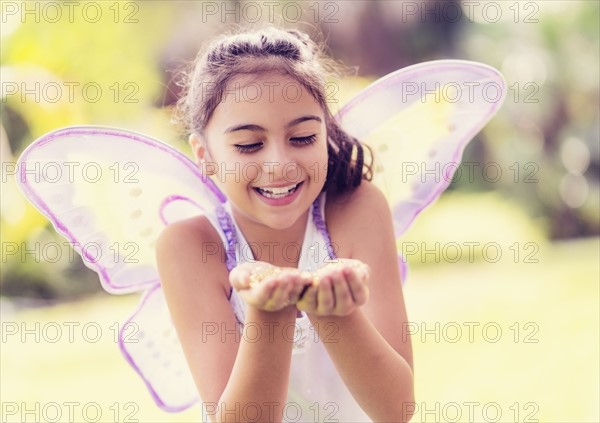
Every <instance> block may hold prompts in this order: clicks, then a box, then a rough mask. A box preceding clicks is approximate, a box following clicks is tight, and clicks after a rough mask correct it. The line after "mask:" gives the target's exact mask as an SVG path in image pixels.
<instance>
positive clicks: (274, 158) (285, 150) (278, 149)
mask: <svg viewBox="0 0 600 423" xmlns="http://www.w3.org/2000/svg"><path fill="white" fill-rule="evenodd" d="M265 150H266V151H265V156H264V157H263V172H265V173H266V174H268V175H269V180H270V182H278V181H284V180H285V181H286V182H290V181H289V179H290V178H289V175H288V174H290V173H291V174H295V173H296V170H297V168H298V164H297V161H296V154H295V152H294V151H293V149H292V146H290V145H289V144H288V143H286V142H283V143H282V142H272V143H270V145H269V146H268V147H267V148H266V149H265Z"/></svg>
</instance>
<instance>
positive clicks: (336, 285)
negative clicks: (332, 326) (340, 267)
mask: <svg viewBox="0 0 600 423" xmlns="http://www.w3.org/2000/svg"><path fill="white" fill-rule="evenodd" d="M332 282H333V283H332V285H333V292H334V295H335V308H334V314H336V315H338V316H344V315H346V314H347V313H348V312H349V311H350V310H351V309H352V308H353V307H354V299H353V298H352V294H351V293H350V288H349V286H348V282H347V279H346V277H345V272H344V271H340V272H335V273H334V275H333V277H332Z"/></svg>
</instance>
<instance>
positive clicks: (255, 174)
mask: <svg viewBox="0 0 600 423" xmlns="http://www.w3.org/2000/svg"><path fill="white" fill-rule="evenodd" d="M240 170H241V177H242V179H243V181H244V182H258V181H259V180H260V177H261V173H262V169H261V167H260V165H259V164H258V163H256V162H254V161H248V162H246V163H244V164H243V165H242V166H241V169H240Z"/></svg>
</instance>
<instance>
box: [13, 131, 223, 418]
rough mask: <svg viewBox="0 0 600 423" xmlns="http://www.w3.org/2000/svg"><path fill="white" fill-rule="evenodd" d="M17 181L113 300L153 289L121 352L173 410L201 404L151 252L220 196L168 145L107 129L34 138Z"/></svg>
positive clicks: (123, 337) (125, 333) (126, 331)
mask: <svg viewBox="0 0 600 423" xmlns="http://www.w3.org/2000/svg"><path fill="white" fill-rule="evenodd" d="M17 165H18V173H17V175H16V177H17V183H18V185H19V186H20V188H21V190H22V191H23V193H24V194H25V195H26V197H27V198H28V199H29V200H30V201H31V202H32V203H33V204H34V205H35V206H36V207H37V208H38V209H39V210H40V211H41V212H42V213H43V214H44V215H45V216H46V217H47V218H48V219H49V220H50V221H51V222H52V224H53V225H54V228H55V229H56V230H57V231H58V232H59V233H60V234H62V235H63V236H64V237H65V238H66V239H67V240H68V241H69V243H70V245H71V246H72V247H73V248H74V249H75V250H76V251H77V252H78V253H79V254H80V255H81V256H82V258H83V261H84V263H85V265H86V266H88V267H89V268H91V269H93V270H94V271H96V272H97V273H98V275H99V277H100V281H101V283H102V286H103V288H104V289H105V290H106V291H108V292H110V293H113V294H124V293H129V292H134V291H142V290H147V292H146V293H145V295H144V296H143V298H142V300H141V303H140V305H139V307H138V309H137V310H136V311H135V312H134V314H133V315H132V316H131V317H130V318H129V320H128V321H127V322H126V323H125V324H124V325H123V326H122V330H121V333H120V337H119V343H120V347H121V351H122V353H123V354H124V356H125V358H126V359H127V361H128V362H129V363H130V364H131V366H132V367H133V368H134V369H135V370H136V371H137V372H138V374H139V375H140V376H141V377H142V379H143V380H144V382H145V383H146V385H147V387H148V389H149V390H150V392H151V394H152V396H153V398H154V400H155V401H156V403H157V404H158V405H159V406H160V407H161V408H163V409H165V410H167V411H176V410H181V409H184V408H187V407H189V406H190V405H192V404H193V403H195V402H196V401H197V400H198V395H197V391H196V389H195V387H194V383H193V379H192V377H191V374H190V372H189V370H188V368H187V365H186V361H185V357H184V355H183V350H182V348H181V346H180V344H179V342H178V340H177V336H176V333H175V330H174V327H173V325H172V322H171V319H170V316H169V313H168V308H167V305H166V302H165V300H164V297H163V293H162V288H161V287H160V281H159V275H158V271H157V267H156V262H155V254H154V251H155V249H154V246H155V243H156V239H157V237H158V235H159V234H160V231H161V229H162V228H163V227H164V226H165V225H167V224H169V223H171V222H174V221H177V220H180V219H184V218H187V217H191V216H194V215H198V214H201V213H207V214H209V215H212V214H214V210H215V208H217V207H219V206H220V205H221V204H222V203H223V202H224V201H225V197H224V195H223V194H222V193H221V192H220V191H219V190H218V188H217V187H216V186H215V185H214V184H213V183H212V181H211V180H210V179H208V178H206V177H205V176H203V175H202V174H201V173H200V171H199V169H198V167H197V166H196V165H195V164H194V163H193V162H192V161H191V160H189V159H188V158H187V157H185V156H184V155H183V154H181V153H179V152H178V151H177V150H175V149H173V148H172V147H170V146H169V145H167V144H164V143H162V142H160V141H157V140H155V139H152V138H150V137H147V136H145V135H142V134H137V133H134V132H129V131H125V130H121V129H114V128H103V127H85V126H82V127H70V128H64V129H60V130H57V131H54V132H51V133H49V134H46V135H44V136H43V137H41V138H39V139H38V140H36V141H35V142H34V143H32V144H31V145H30V146H29V147H28V148H27V149H26V150H25V151H24V152H23V154H22V155H21V157H20V159H19V161H18V164H17Z"/></svg>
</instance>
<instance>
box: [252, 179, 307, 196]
mask: <svg viewBox="0 0 600 423" xmlns="http://www.w3.org/2000/svg"><path fill="white" fill-rule="evenodd" d="M301 184H302V182H298V183H297V184H293V185H288V186H286V187H269V188H258V187H255V188H254V190H255V191H256V192H258V193H259V194H260V195H262V196H263V197H266V198H285V197H287V196H290V195H292V194H293V193H294V192H296V190H297V189H298V187H299V186H300V185H301Z"/></svg>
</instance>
